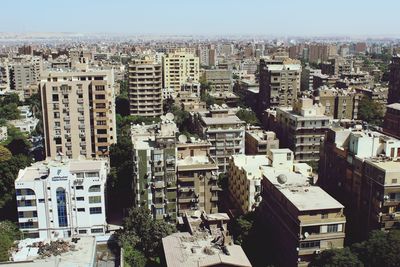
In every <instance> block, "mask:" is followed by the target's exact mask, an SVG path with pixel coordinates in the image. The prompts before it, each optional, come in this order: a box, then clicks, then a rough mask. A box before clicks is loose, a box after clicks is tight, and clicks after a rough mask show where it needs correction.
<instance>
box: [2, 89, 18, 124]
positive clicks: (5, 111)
mask: <svg viewBox="0 0 400 267" xmlns="http://www.w3.org/2000/svg"><path fill="white" fill-rule="evenodd" d="M19 104H20V101H19V98H18V95H17V94H10V95H5V96H3V97H2V98H1V99H0V118H3V119H6V120H16V119H19V117H20V112H19V109H18V105H19Z"/></svg>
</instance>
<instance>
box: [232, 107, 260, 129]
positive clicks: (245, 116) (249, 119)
mask: <svg viewBox="0 0 400 267" xmlns="http://www.w3.org/2000/svg"><path fill="white" fill-rule="evenodd" d="M236 116H238V118H239V119H241V120H242V121H245V122H246V123H247V124H251V125H260V121H259V120H258V118H257V115H256V113H255V112H254V111H252V110H247V109H240V110H239V111H238V112H236Z"/></svg>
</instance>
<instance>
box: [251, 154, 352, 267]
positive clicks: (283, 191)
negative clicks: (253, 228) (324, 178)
mask: <svg viewBox="0 0 400 267" xmlns="http://www.w3.org/2000/svg"><path fill="white" fill-rule="evenodd" d="M269 159H270V161H271V164H270V165H268V166H261V167H260V168H261V173H262V181H261V186H262V193H261V196H262V201H261V203H260V205H259V207H258V213H259V218H260V220H261V222H262V223H263V224H264V225H265V230H266V233H267V234H268V242H269V243H270V245H271V247H272V250H269V252H268V253H274V255H275V258H276V259H277V261H278V265H279V266H308V264H309V263H310V262H311V261H312V259H313V258H314V257H315V255H316V254H319V253H321V251H323V250H326V249H332V248H343V245H344V238H345V225H346V218H345V215H344V213H343V209H344V206H343V205H342V204H340V203H339V202H338V201H337V200H335V199H334V198H333V197H331V196H330V195H329V194H328V193H326V192H325V191H324V190H322V189H321V188H320V187H318V186H314V185H312V182H311V181H312V178H311V176H310V174H311V170H307V169H311V168H310V167H309V166H308V165H307V164H303V165H305V166H302V165H300V166H296V165H297V164H296V163H293V153H292V152H291V151H290V150H289V149H274V150H272V151H271V153H270V155H269ZM266 253H267V251H266Z"/></svg>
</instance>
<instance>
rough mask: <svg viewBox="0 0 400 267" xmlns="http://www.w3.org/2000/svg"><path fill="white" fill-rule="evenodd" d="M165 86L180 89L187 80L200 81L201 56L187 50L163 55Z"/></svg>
mask: <svg viewBox="0 0 400 267" xmlns="http://www.w3.org/2000/svg"><path fill="white" fill-rule="evenodd" d="M162 62H163V85H164V86H163V87H164V88H173V89H174V90H175V91H179V90H180V88H181V86H182V85H183V84H184V83H185V82H188V81H190V82H199V78H200V71H199V68H200V66H199V58H198V57H196V56H195V55H194V54H191V53H187V52H174V53H168V54H166V55H164V56H163V58H162Z"/></svg>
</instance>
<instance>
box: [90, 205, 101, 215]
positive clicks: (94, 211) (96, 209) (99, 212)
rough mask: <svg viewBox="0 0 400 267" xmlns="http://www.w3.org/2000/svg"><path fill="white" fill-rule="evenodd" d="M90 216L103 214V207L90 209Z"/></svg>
mask: <svg viewBox="0 0 400 267" xmlns="http://www.w3.org/2000/svg"><path fill="white" fill-rule="evenodd" d="M90 214H101V207H94V208H90Z"/></svg>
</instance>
